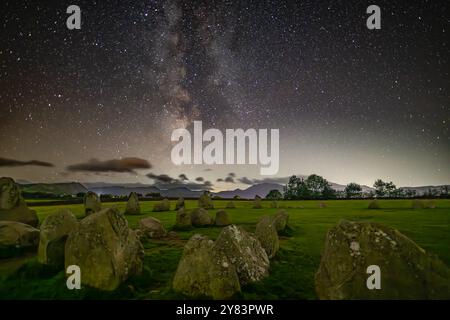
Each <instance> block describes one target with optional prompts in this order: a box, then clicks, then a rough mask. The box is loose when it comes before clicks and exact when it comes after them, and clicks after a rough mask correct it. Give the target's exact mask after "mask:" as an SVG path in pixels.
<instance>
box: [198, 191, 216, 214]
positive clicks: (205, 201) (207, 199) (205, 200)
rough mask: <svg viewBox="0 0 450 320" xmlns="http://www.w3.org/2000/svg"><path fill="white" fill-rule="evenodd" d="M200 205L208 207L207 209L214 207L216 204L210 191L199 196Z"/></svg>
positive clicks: (200, 206) (204, 207)
mask: <svg viewBox="0 0 450 320" xmlns="http://www.w3.org/2000/svg"><path fill="white" fill-rule="evenodd" d="M198 207H199V208H203V209H206V210H209V209H214V204H213V201H212V199H211V195H210V193H209V192H204V193H203V194H202V195H201V196H200V197H199V198H198Z"/></svg>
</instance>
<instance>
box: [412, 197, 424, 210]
mask: <svg viewBox="0 0 450 320" xmlns="http://www.w3.org/2000/svg"><path fill="white" fill-rule="evenodd" d="M411 207H412V208H413V209H424V208H425V203H424V202H423V201H421V200H417V199H415V200H413V202H412V205H411Z"/></svg>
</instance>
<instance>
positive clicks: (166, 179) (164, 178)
mask: <svg viewBox="0 0 450 320" xmlns="http://www.w3.org/2000/svg"><path fill="white" fill-rule="evenodd" d="M146 176H147V177H149V178H150V179H152V180H155V181H156V182H161V183H179V182H180V180H178V179H175V178H172V177H170V176H169V175H167V174H154V173H151V172H150V173H148V174H147V175H146Z"/></svg>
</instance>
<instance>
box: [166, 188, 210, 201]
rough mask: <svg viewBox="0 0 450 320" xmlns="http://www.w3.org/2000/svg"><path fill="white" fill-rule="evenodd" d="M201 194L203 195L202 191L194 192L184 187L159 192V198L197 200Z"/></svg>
mask: <svg viewBox="0 0 450 320" xmlns="http://www.w3.org/2000/svg"><path fill="white" fill-rule="evenodd" d="M201 194H203V191H195V190H191V189H189V188H186V187H178V188H172V189H167V190H161V196H163V197H165V198H180V197H183V198H198V197H200V195H201Z"/></svg>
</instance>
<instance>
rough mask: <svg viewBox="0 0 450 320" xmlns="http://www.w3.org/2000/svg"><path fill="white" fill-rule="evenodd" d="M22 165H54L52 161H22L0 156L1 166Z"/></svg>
mask: <svg viewBox="0 0 450 320" xmlns="http://www.w3.org/2000/svg"><path fill="white" fill-rule="evenodd" d="M21 166H39V167H54V166H55V165H54V164H53V163H50V162H44V161H39V160H30V161H20V160H14V159H6V158H0V167H21Z"/></svg>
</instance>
